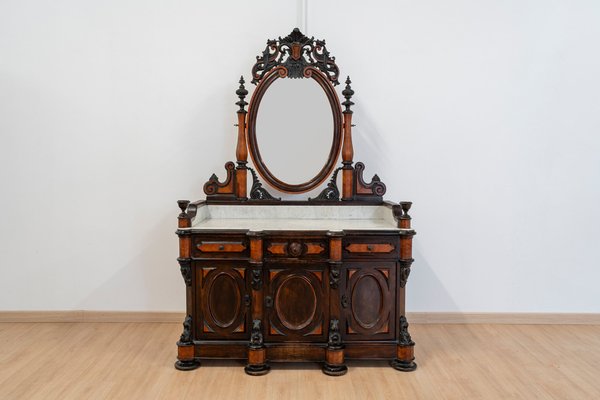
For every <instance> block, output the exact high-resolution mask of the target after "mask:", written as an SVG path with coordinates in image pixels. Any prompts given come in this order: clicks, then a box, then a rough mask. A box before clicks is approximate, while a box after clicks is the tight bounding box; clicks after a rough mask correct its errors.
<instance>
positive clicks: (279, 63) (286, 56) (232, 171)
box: [204, 28, 386, 204]
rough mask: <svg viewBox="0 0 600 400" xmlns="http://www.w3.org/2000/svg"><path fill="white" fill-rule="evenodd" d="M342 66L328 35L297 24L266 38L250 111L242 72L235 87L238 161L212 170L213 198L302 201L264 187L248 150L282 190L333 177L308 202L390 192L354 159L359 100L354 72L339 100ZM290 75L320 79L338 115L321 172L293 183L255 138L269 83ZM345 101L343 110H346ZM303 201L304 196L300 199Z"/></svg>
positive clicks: (374, 198)
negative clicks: (223, 174) (274, 168)
mask: <svg viewBox="0 0 600 400" xmlns="http://www.w3.org/2000/svg"><path fill="white" fill-rule="evenodd" d="M338 77H339V68H338V66H337V64H336V62H335V57H332V56H331V55H330V53H329V51H328V50H327V48H326V47H325V41H324V40H316V39H314V37H311V38H309V37H307V36H305V35H304V34H302V33H301V32H300V30H299V29H298V28H296V29H294V30H293V31H292V32H291V33H290V34H289V35H287V36H286V37H284V38H282V37H279V38H278V39H271V40H267V46H266V48H265V49H264V51H263V52H262V54H261V55H259V56H257V57H256V63H255V64H254V66H253V67H252V83H253V84H255V85H257V87H256V89H255V90H254V93H253V95H252V99H251V101H250V106H249V108H248V111H246V110H245V107H246V106H247V105H248V103H247V102H246V101H245V98H246V96H247V95H248V90H246V88H245V86H244V83H245V81H244V78H243V76H242V77H241V78H240V81H239V83H240V85H239V87H238V89H237V91H236V95H237V96H238V98H239V100H238V101H237V102H236V105H238V106H239V109H238V111H237V115H238V124H237V126H238V138H237V139H238V140H237V147H236V156H237V165H236V164H234V163H233V162H231V161H229V162H227V163H226V164H225V169H226V170H227V178H226V179H225V181H224V182H221V181H219V179H218V177H217V176H216V175H215V174H213V175H212V176H211V177H210V179H209V180H208V182H206V183H205V184H204V192H205V193H206V199H207V201H208V202H231V201H236V202H248V203H256V202H260V203H261V204H263V203H265V202H270V203H298V201H281V199H276V198H274V197H273V196H272V195H271V194H270V193H269V192H268V191H267V190H266V189H265V188H264V187H263V186H262V183H261V182H260V180H259V179H258V175H257V174H256V172H255V171H254V169H252V168H250V167H249V166H248V152H250V156H251V159H252V162H253V164H254V166H255V167H256V169H257V170H258V172H259V174H260V176H261V177H262V178H263V179H264V180H265V181H266V182H267V183H268V184H269V185H271V186H273V187H274V188H276V189H277V190H280V191H282V192H288V193H303V192H307V191H309V190H312V189H314V188H316V187H317V186H319V185H320V184H321V183H323V182H324V181H325V180H326V179H327V178H328V177H330V176H331V179H330V181H329V183H328V184H327V187H326V188H325V189H323V191H322V192H321V193H320V194H319V195H318V196H317V197H316V198H314V199H308V202H309V203H317V204H318V203H327V204H330V203H331V202H336V201H345V202H350V201H354V202H366V203H381V202H383V195H384V194H385V190H386V188H385V184H384V183H383V182H381V180H380V179H379V177H378V176H377V175H375V176H373V178H372V180H371V182H369V183H366V182H365V181H364V179H363V171H364V168H365V166H364V164H363V163H361V162H357V163H354V162H353V157H354V149H353V146H352V126H353V125H352V113H353V112H352V110H351V107H352V106H353V105H354V103H353V102H352V100H351V99H352V96H353V95H354V91H353V90H352V88H351V86H350V84H351V81H350V77H348V78H347V79H346V87H345V89H344V90H343V91H342V95H343V96H344V98H345V101H343V102H341V104H340V101H339V98H338V95H337V93H336V91H335V88H334V86H335V85H338V84H339V81H338ZM281 78H291V79H302V78H309V79H315V80H316V82H317V83H318V84H319V85H320V86H321V88H322V89H323V90H324V91H325V94H326V96H327V99H328V101H329V104H330V106H331V109H332V113H333V119H334V137H333V142H332V147H331V150H330V151H329V157H328V159H327V161H326V163H325V165H324V166H323V168H322V169H321V171H320V172H319V173H318V174H317V175H316V176H314V177H313V178H312V179H310V180H308V181H307V182H304V183H301V184H289V183H286V182H283V181H281V180H280V179H278V178H277V177H276V176H275V175H274V174H272V173H271V171H270V170H269V169H268V168H267V166H266V165H265V163H264V162H263V160H262V157H261V155H260V150H259V149H258V145H257V141H256V117H257V113H258V109H259V106H260V101H261V100H262V97H263V96H264V94H265V92H266V91H267V89H268V88H269V86H270V85H271V84H272V83H273V82H275V81H276V80H277V79H281ZM341 106H344V108H345V109H344V111H341ZM340 152H341V154H342V165H341V166H339V167H338V168H335V166H336V162H337V160H338V157H339V154H340ZM340 170H341V171H342V190H341V193H340V190H339V189H338V186H337V176H338V172H339V171H340ZM248 171H250V173H251V175H252V187H251V189H250V193H249V196H248V193H247V179H248ZM300 203H302V201H300Z"/></svg>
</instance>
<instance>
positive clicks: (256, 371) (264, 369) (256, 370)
mask: <svg viewBox="0 0 600 400" xmlns="http://www.w3.org/2000/svg"><path fill="white" fill-rule="evenodd" d="M270 370H271V367H270V366H269V364H259V365H253V364H248V365H246V367H245V368H244V371H245V372H246V373H247V374H248V375H252V376H260V375H266V374H267V373H268V372H269V371H270Z"/></svg>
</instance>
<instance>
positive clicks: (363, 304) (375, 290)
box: [352, 275, 383, 329]
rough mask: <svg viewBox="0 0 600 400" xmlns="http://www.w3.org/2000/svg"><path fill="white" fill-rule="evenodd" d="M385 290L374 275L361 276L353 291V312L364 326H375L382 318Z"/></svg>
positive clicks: (367, 327) (357, 320) (366, 327)
mask: <svg viewBox="0 0 600 400" xmlns="http://www.w3.org/2000/svg"><path fill="white" fill-rule="evenodd" d="M382 307H383V291H382V288H381V286H380V285H379V282H378V281H377V279H375V278H374V277H373V276H372V275H363V276H361V277H360V278H359V279H358V281H357V282H356V284H355V285H354V290H353V291H352V313H353V314H354V318H355V319H356V322H358V323H359V324H360V325H361V326H362V327H363V328H365V329H369V328H372V327H373V326H375V324H377V322H379V319H380V318H381V309H382Z"/></svg>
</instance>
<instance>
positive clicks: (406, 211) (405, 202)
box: [400, 201, 412, 219]
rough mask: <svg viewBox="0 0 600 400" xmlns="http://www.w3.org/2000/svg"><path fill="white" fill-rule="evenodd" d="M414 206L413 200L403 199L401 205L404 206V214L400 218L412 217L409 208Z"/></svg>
mask: <svg viewBox="0 0 600 400" xmlns="http://www.w3.org/2000/svg"><path fill="white" fill-rule="evenodd" d="M411 206H412V201H401V202H400V207H402V216H401V217H400V219H410V215H408V210H410V207H411Z"/></svg>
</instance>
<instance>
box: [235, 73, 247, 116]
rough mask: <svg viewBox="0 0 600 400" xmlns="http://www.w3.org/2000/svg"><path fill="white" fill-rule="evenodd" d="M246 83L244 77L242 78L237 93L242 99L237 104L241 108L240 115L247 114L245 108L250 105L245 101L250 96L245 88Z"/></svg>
mask: <svg viewBox="0 0 600 400" xmlns="http://www.w3.org/2000/svg"><path fill="white" fill-rule="evenodd" d="M244 83H245V81H244V76H243V75H242V76H240V87H239V88H238V90H236V91H235V94H237V96H238V97H239V98H240V100H239V101H238V102H237V103H235V104H237V105H238V106H240V109H239V110H238V112H239V113H245V112H246V110H244V107H246V106H247V105H248V103H246V101H244V98H245V97H246V95H247V94H248V91H247V90H246V88H245V87H244Z"/></svg>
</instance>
